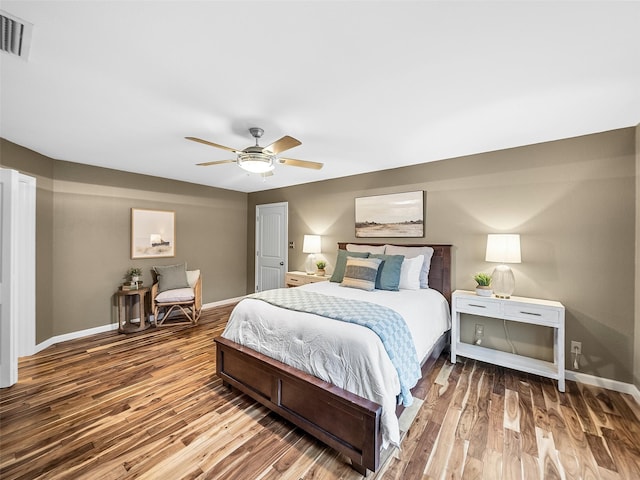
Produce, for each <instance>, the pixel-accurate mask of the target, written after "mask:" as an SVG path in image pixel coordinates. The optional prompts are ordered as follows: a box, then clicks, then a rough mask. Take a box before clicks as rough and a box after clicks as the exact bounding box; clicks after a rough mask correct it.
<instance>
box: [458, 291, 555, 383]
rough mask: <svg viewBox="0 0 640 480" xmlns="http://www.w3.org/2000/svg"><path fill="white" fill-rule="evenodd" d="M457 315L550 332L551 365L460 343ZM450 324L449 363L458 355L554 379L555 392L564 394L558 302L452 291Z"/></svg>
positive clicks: (521, 356) (533, 359)
mask: <svg viewBox="0 0 640 480" xmlns="http://www.w3.org/2000/svg"><path fill="white" fill-rule="evenodd" d="M461 313H470V314H473V315H480V316H482V317H491V318H498V319H501V320H508V321H510V322H521V323H530V324H532V325H543V326H546V327H551V328H553V329H554V332H553V362H546V361H544V360H538V359H535V358H530V357H525V356H523V355H516V354H513V353H507V352H501V351H499V350H494V349H491V348H486V347H481V346H478V345H471V344H468V343H461V342H460V314H461ZM451 321H452V326H451V362H452V363H456V356H458V355H460V356H463V357H467V358H473V359H475V360H480V361H483V362H487V363H493V364H494V365H501V366H503V367H508V368H513V369H515V370H521V371H523V372H528V373H533V374H535V375H541V376H543V377H549V378H554V379H556V380H557V381H558V390H560V391H561V392H564V389H565V382H564V305H562V304H561V303H560V302H555V301H552V300H539V299H536V298H524V297H511V298H496V297H480V296H478V295H476V294H475V293H474V292H469V291H466V290H456V291H455V292H453V295H452V298H451Z"/></svg>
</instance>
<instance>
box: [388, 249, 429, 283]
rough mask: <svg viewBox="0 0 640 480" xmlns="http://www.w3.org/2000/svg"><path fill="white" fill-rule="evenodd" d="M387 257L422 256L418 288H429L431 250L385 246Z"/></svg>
mask: <svg viewBox="0 0 640 480" xmlns="http://www.w3.org/2000/svg"><path fill="white" fill-rule="evenodd" d="M385 246H386V247H387V248H386V250H385V253H386V254H387V255H404V258H414V257H417V256H418V255H424V261H423V262H422V271H421V272H420V288H429V270H430V269H431V257H432V256H433V248H431V247H403V246H401V245H385Z"/></svg>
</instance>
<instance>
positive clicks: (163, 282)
mask: <svg viewBox="0 0 640 480" xmlns="http://www.w3.org/2000/svg"><path fill="white" fill-rule="evenodd" d="M153 269H154V270H155V272H156V274H157V275H158V291H159V292H164V291H165V290H173V289H176V288H187V287H188V286H189V281H188V280H187V264H186V263H180V264H178V265H160V266H156V267H153Z"/></svg>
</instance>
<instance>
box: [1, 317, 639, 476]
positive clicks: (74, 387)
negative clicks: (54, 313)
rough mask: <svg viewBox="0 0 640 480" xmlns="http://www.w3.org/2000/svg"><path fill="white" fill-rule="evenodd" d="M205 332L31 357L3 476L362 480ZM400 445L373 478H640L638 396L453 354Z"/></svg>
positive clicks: (10, 424) (203, 328)
mask: <svg viewBox="0 0 640 480" xmlns="http://www.w3.org/2000/svg"><path fill="white" fill-rule="evenodd" d="M229 312H230V307H224V308H218V309H215V310H208V311H205V312H204V313H203V317H202V319H201V320H200V324H199V325H198V326H197V327H167V328H158V329H149V330H146V331H144V332H141V333H137V334H131V335H125V334H118V333H117V332H108V333H102V334H97V335H93V336H90V337H86V338H82V339H78V340H72V341H69V342H64V343H61V344H58V345H54V346H51V347H49V348H47V349H46V350H43V351H42V352H40V353H38V354H36V355H34V356H33V357H29V358H26V359H23V360H21V362H20V369H19V377H20V381H19V382H18V384H16V385H14V386H13V387H10V388H8V389H3V390H0V478H2V479H7V480H8V479H36V478H48V479H129V478H140V479H163V480H164V479H168V480H174V479H216V478H224V479H243V480H245V479H247V480H250V479H265V480H269V479H292V480H300V479H304V480H310V479H346V480H350V479H354V480H355V479H360V478H362V476H360V475H358V474H357V473H356V472H355V471H353V470H352V469H351V468H350V466H349V465H348V463H347V462H346V461H345V459H344V458H343V457H341V456H340V455H338V454H337V453H336V452H335V451H333V450H331V449H329V448H327V447H325V446H323V445H322V444H321V443H319V442H317V441H316V440H314V439H312V438H311V437H309V436H308V435H306V434H304V433H302V432H301V431H300V430H298V429H296V428H293V427H292V426H291V425H290V424H288V423H287V422H285V421H283V420H281V419H280V418H279V417H277V416H275V415H274V414H271V413H269V412H268V411H267V410H266V409H265V408H263V407H261V406H259V405H258V404H256V403H255V402H253V401H252V400H250V399H249V398H248V397H246V396H244V395H240V394H239V393H238V392H237V391H233V390H229V389H227V388H225V387H223V386H222V384H221V382H220V380H219V379H218V378H217V377H216V376H215V373H214V372H215V364H214V362H215V351H214V344H213V338H214V337H215V336H217V335H219V334H220V333H221V332H222V330H223V328H224V325H225V322H226V319H227V318H228V314H229ZM414 395H415V396H416V397H418V398H420V399H423V400H424V402H423V403H422V406H421V407H420V409H419V411H418V414H417V417H416V419H415V421H414V422H413V424H412V426H411V428H410V429H409V431H408V433H407V436H406V438H405V439H404V441H403V448H402V451H401V452H400V453H399V454H397V455H396V456H395V457H394V458H392V459H391V460H390V461H389V462H388V463H387V464H386V465H385V466H384V467H383V468H382V469H381V470H380V471H379V472H378V473H377V474H373V475H369V478H372V479H403V480H406V479H420V478H428V479H431V478H433V479H441V478H461V479H491V480H494V479H501V478H502V479H509V480H511V479H530V478H534V479H536V478H537V479H556V478H558V479H574V478H575V479H578V478H582V479H602V480H612V479H640V447H639V445H640V420H639V419H640V406H638V404H637V403H636V402H635V401H634V399H633V398H632V397H630V396H629V395H626V394H620V393H617V392H612V391H609V390H604V389H601V388H596V387H591V386H586V385H581V384H576V383H575V382H571V381H569V382H567V393H564V394H562V393H559V392H558V391H557V390H556V388H555V386H554V383H553V382H552V381H550V380H547V379H543V378H539V377H533V376H528V375H526V374H521V373H517V372H514V371H510V370H507V369H502V368H497V367H493V366H491V365H486V364H480V363H478V362H474V361H471V360H468V361H466V362H459V363H457V364H456V365H452V364H451V363H449V361H448V360H447V359H446V357H445V356H444V355H443V356H442V357H441V358H440V359H439V360H438V362H437V363H436V366H435V368H434V369H433V370H432V371H431V372H430V373H429V375H428V376H426V377H425V378H424V379H423V381H422V382H421V383H420V384H419V385H418V386H417V388H416V389H414Z"/></svg>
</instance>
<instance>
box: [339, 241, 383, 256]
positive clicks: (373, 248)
mask: <svg viewBox="0 0 640 480" xmlns="http://www.w3.org/2000/svg"><path fill="white" fill-rule="evenodd" d="M384 247H385V246H384V245H356V244H355V243H347V252H369V253H375V254H378V255H381V254H383V253H384Z"/></svg>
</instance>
